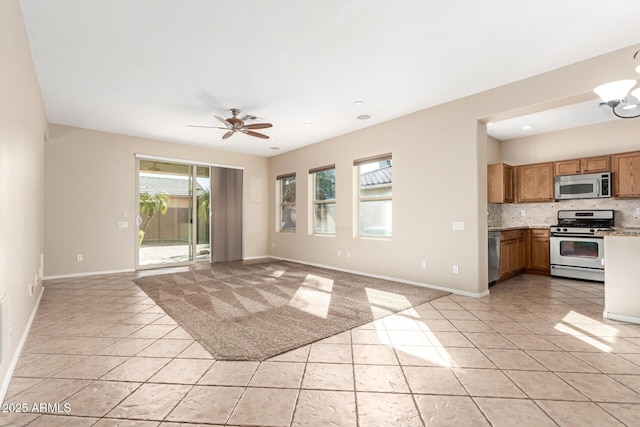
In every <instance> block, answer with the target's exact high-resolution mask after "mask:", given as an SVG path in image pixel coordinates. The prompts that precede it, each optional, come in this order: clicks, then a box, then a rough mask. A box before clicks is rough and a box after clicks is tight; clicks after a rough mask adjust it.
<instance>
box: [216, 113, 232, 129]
mask: <svg viewBox="0 0 640 427" xmlns="http://www.w3.org/2000/svg"><path fill="white" fill-rule="evenodd" d="M213 117H215V118H216V119H218V120H220V121H221V122H222V123H223V124H224V125H225V126H226V127H227V129H231V128H232V127H233V125H232V124H231V123H229V122H228V121H226V120H225V119H223V118H222V117H218V116H213Z"/></svg>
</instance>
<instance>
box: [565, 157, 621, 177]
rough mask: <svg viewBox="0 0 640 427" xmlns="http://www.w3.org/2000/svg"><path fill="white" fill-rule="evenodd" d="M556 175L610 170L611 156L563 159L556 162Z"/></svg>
mask: <svg viewBox="0 0 640 427" xmlns="http://www.w3.org/2000/svg"><path fill="white" fill-rule="evenodd" d="M554 169H555V174H556V176H561V175H578V174H582V173H596V172H609V171H610V170H611V156H597V157H587V158H584V159H573V160H562V161H560V162H555V163H554Z"/></svg>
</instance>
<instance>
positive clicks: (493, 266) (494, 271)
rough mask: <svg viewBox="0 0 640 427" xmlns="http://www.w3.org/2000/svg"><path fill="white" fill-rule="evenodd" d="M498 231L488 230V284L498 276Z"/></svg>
mask: <svg viewBox="0 0 640 427" xmlns="http://www.w3.org/2000/svg"><path fill="white" fill-rule="evenodd" d="M501 234H502V233H500V232H499V231H490V232H489V284H492V283H494V282H495V281H496V280H498V279H499V278H500V235H501Z"/></svg>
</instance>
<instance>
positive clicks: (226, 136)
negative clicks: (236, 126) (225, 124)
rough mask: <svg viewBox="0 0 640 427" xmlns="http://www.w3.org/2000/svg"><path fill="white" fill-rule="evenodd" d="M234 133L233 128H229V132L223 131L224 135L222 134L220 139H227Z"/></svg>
mask: <svg viewBox="0 0 640 427" xmlns="http://www.w3.org/2000/svg"><path fill="white" fill-rule="evenodd" d="M234 133H235V130H230V131H229V132H227V133H225V134H224V135H222V139H227V138H229V137H230V136H231V135H233V134H234Z"/></svg>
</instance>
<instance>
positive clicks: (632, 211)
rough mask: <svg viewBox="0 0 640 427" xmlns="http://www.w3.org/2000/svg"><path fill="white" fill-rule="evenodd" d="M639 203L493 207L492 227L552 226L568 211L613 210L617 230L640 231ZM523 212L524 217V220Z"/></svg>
mask: <svg viewBox="0 0 640 427" xmlns="http://www.w3.org/2000/svg"><path fill="white" fill-rule="evenodd" d="M637 208H640V199H630V200H619V199H578V200H562V201H557V202H552V203H504V204H498V203H490V204H489V205H488V209H487V210H488V217H487V218H488V220H487V222H488V226H489V227H520V226H543V225H544V226H551V225H553V224H555V223H556V222H557V219H558V211H559V210H567V209H613V210H615V211H616V213H615V218H616V227H640V219H639V218H636V209H637ZM522 211H524V216H522Z"/></svg>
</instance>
